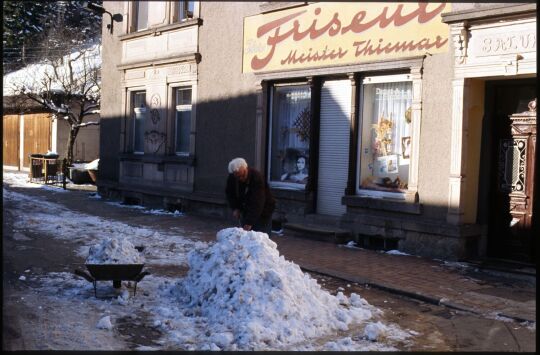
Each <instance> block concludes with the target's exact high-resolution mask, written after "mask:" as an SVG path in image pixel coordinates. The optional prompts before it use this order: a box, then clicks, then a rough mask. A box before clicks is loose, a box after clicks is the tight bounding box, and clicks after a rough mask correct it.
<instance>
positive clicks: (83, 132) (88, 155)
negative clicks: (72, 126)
mask: <svg viewBox="0 0 540 355" xmlns="http://www.w3.org/2000/svg"><path fill="white" fill-rule="evenodd" d="M90 121H92V122H95V121H99V116H98V115H92V116H89V117H86V119H85V120H84V122H90ZM99 131H100V129H99V126H87V127H83V128H81V129H80V130H79V134H77V138H76V139H75V144H74V145H73V159H74V160H80V161H85V162H90V161H92V160H94V159H98V158H99ZM68 137H69V124H68V123H67V122H66V121H64V120H58V123H57V136H56V152H57V153H58V154H59V155H60V157H65V156H67V141H68Z"/></svg>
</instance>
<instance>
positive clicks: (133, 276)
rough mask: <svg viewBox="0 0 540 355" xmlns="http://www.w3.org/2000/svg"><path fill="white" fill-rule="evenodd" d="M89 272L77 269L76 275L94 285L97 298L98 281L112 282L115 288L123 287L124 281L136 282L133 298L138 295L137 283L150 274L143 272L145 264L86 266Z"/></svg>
mask: <svg viewBox="0 0 540 355" xmlns="http://www.w3.org/2000/svg"><path fill="white" fill-rule="evenodd" d="M85 266H86V268H87V269H88V272H86V271H84V270H81V269H76V270H75V275H77V276H81V277H83V278H85V279H86V280H88V281H90V282H91V283H92V284H93V285H94V295H95V297H96V298H97V281H111V280H112V282H113V287H114V288H120V287H122V281H134V282H135V288H134V291H133V296H135V295H136V294H137V283H138V282H139V281H141V280H142V279H143V277H145V276H146V275H149V274H150V273H149V272H148V271H142V269H143V267H144V264H85Z"/></svg>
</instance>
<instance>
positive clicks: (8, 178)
mask: <svg viewBox="0 0 540 355" xmlns="http://www.w3.org/2000/svg"><path fill="white" fill-rule="evenodd" d="M3 180H4V184H8V185H10V186H12V187H24V188H31V189H43V190H47V191H52V192H59V193H66V192H69V191H68V190H64V189H63V188H62V186H61V185H60V184H57V185H45V184H38V183H35V182H31V181H30V180H29V178H28V175H26V174H22V173H17V172H11V171H5V170H4V172H3ZM74 186H78V187H81V186H84V187H95V185H92V184H79V185H75V184H73V182H72V181H71V180H69V179H67V180H66V187H68V189H69V188H70V187H74Z"/></svg>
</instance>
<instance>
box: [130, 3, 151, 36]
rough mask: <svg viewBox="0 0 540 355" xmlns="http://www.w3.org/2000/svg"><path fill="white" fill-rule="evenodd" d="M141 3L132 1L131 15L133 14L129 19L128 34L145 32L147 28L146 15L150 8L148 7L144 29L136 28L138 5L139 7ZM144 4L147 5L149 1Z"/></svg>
mask: <svg viewBox="0 0 540 355" xmlns="http://www.w3.org/2000/svg"><path fill="white" fill-rule="evenodd" d="M140 3H141V1H132V6H131V13H132V14H133V16H132V19H131V29H132V31H130V32H141V31H144V30H147V29H148V28H149V27H148V18H149V16H148V14H149V11H150V6H148V9H147V11H146V27H145V28H138V24H139V5H140ZM146 3H147V4H148V5H149V3H150V2H149V1H146Z"/></svg>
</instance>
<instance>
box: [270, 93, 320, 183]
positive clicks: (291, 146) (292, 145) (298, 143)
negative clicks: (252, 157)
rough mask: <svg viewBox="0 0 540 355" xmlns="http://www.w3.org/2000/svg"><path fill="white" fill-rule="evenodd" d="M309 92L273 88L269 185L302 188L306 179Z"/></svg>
mask: <svg viewBox="0 0 540 355" xmlns="http://www.w3.org/2000/svg"><path fill="white" fill-rule="evenodd" d="M310 105H311V90H310V88H309V86H307V85H298V86H285V87H275V88H274V91H273V95H272V117H271V139H270V145H271V149H270V152H271V154H270V181H274V182H284V183H289V184H291V185H293V184H294V185H293V186H296V187H299V188H303V187H304V186H305V184H306V182H307V178H308V160H309V140H310V127H311V126H310V125H311V112H310Z"/></svg>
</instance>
